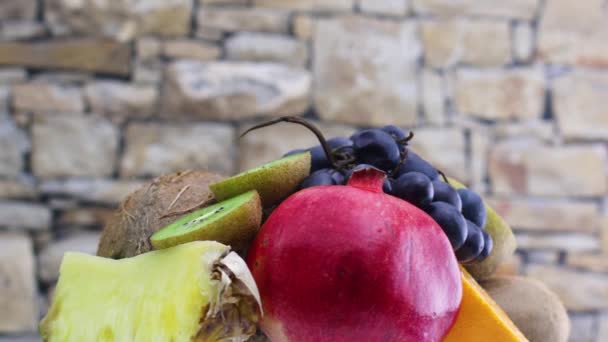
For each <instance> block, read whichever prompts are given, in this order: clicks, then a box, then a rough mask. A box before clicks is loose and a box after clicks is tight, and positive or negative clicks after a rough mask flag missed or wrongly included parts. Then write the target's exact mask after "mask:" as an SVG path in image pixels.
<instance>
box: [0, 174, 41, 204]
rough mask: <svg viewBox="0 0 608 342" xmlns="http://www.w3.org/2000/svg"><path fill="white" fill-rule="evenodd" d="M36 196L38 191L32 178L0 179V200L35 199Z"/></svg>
mask: <svg viewBox="0 0 608 342" xmlns="http://www.w3.org/2000/svg"><path fill="white" fill-rule="evenodd" d="M37 196H38V189H37V188H36V184H35V181H34V179H33V177H28V176H20V177H16V178H11V179H0V198H10V199H35V198H36V197H37Z"/></svg>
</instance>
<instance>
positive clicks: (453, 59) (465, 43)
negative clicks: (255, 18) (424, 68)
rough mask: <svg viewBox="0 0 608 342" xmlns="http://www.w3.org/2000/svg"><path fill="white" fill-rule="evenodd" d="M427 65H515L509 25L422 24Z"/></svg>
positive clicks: (467, 22)
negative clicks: (512, 57) (512, 59)
mask: <svg viewBox="0 0 608 342" xmlns="http://www.w3.org/2000/svg"><path fill="white" fill-rule="evenodd" d="M421 29H422V41H423V45H424V61H425V63H426V64H427V65H429V66H432V67H436V68H448V67H451V66H454V65H457V64H468V65H474V66H482V67H488V66H502V65H505V64H507V63H509V62H510V61H511V32H510V26H509V22H508V21H496V20H490V19H484V20H468V19H452V20H432V21H424V22H423V23H422V28H421Z"/></svg>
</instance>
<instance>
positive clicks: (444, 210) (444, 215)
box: [426, 202, 467, 250]
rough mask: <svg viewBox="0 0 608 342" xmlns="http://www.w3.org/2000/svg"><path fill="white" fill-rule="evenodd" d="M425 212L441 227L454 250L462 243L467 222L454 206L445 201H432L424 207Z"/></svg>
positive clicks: (465, 234) (465, 237)
mask: <svg viewBox="0 0 608 342" xmlns="http://www.w3.org/2000/svg"><path fill="white" fill-rule="evenodd" d="M426 212H427V214H429V216H430V217H432V218H433V220H435V222H437V224H439V226H440V227H441V229H443V231H444V232H445V235H446V236H447V237H448V240H450V244H452V248H453V249H454V250H457V249H458V248H460V247H461V246H462V245H463V244H464V242H465V240H466V239H467V222H466V221H465V219H464V217H463V216H462V214H461V213H460V212H459V211H458V210H457V209H456V207H454V206H453V205H451V204H448V203H445V202H433V203H431V204H429V206H428V207H426Z"/></svg>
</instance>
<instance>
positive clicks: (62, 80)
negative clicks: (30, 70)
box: [31, 70, 94, 87]
mask: <svg viewBox="0 0 608 342" xmlns="http://www.w3.org/2000/svg"><path fill="white" fill-rule="evenodd" d="M32 76H33V77H32V79H31V80H32V81H34V82H40V83H51V84H58V85H62V86H67V87H69V86H74V85H75V84H78V85H79V84H81V83H85V82H88V81H90V80H91V79H93V77H94V75H93V74H91V73H90V72H86V71H62V70H50V71H42V72H40V73H37V74H35V75H32Z"/></svg>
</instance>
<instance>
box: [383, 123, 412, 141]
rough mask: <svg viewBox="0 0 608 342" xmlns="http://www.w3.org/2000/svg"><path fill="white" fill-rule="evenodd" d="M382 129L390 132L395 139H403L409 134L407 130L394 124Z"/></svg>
mask: <svg viewBox="0 0 608 342" xmlns="http://www.w3.org/2000/svg"><path fill="white" fill-rule="evenodd" d="M380 129H381V130H383V131H384V132H386V133H388V134H389V135H390V136H391V137H393V139H395V140H402V139H404V138H405V137H407V134H405V132H404V131H403V130H402V129H401V128H399V127H397V126H394V125H387V126H384V127H382V128H380Z"/></svg>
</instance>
